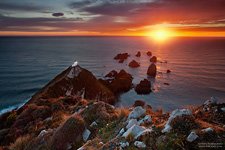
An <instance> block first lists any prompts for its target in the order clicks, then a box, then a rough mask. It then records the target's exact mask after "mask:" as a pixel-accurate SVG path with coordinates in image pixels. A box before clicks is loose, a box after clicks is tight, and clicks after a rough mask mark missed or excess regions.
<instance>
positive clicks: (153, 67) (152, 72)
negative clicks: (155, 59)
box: [147, 63, 157, 77]
mask: <svg viewBox="0 0 225 150" xmlns="http://www.w3.org/2000/svg"><path fill="white" fill-rule="evenodd" d="M156 72H157V68H156V65H155V64H154V63H152V64H151V65H150V66H149V67H148V71H147V75H149V76H150V77H156Z"/></svg>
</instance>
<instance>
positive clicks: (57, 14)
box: [52, 12, 64, 17]
mask: <svg viewBox="0 0 225 150" xmlns="http://www.w3.org/2000/svg"><path fill="white" fill-rule="evenodd" d="M52 16H54V17H61V16H64V13H61V12H58V13H53V14H52Z"/></svg>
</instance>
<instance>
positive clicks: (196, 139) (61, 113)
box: [0, 64, 225, 150]
mask: <svg viewBox="0 0 225 150" xmlns="http://www.w3.org/2000/svg"><path fill="white" fill-rule="evenodd" d="M149 74H150V73H149ZM153 75H154V74H153ZM106 77H107V78H105V79H104V80H103V79H96V78H95V77H94V75H93V74H92V73H91V72H89V71H88V70H86V69H84V68H81V67H80V66H78V65H77V64H76V65H72V66H70V67H68V68H67V69H66V70H64V71H63V72H62V73H60V74H59V75H57V76H56V77H55V78H54V79H53V80H52V81H50V82H49V83H48V84H47V85H46V86H44V87H43V88H42V89H41V90H40V91H39V92H37V93H36V94H35V95H34V96H32V98H31V99H30V100H29V101H28V102H26V103H25V104H24V105H23V106H22V107H20V108H19V109H17V110H13V111H10V112H8V113H5V114H2V115H1V116H0V122H1V124H0V126H1V129H0V133H1V134H0V135H1V136H0V139H1V146H2V148H3V149H15V148H17V147H19V146H20V147H21V146H23V148H24V149H27V150H29V149H40V148H45V149H54V150H55V149H59V150H63V149H79V150H86V149H87V150H89V149H90V150H93V149H95V148H96V149H110V147H114V149H117V148H120V149H128V148H133V149H146V148H147V149H149V148H150V149H158V148H160V149H166V148H168V146H169V145H170V144H171V143H167V142H168V140H169V141H170V140H171V141H170V142H172V143H173V144H174V145H173V146H171V145H170V146H171V148H175V149H176V148H197V147H199V144H198V143H200V144H201V143H204V142H207V141H208V139H210V140H211V141H210V142H211V143H213V142H214V143H216V142H217V143H220V145H217V146H219V148H220V147H224V143H223V142H222V141H223V140H224V138H225V137H224V135H225V120H224V118H225V117H224V116H225V103H221V104H220V103H217V100H216V99H215V98H211V99H210V100H208V101H206V102H205V103H204V104H203V105H200V106H198V107H196V108H192V109H188V108H186V109H185V108H184V109H176V110H174V111H172V112H170V113H166V112H164V111H163V110H162V109H161V110H153V108H152V107H151V105H149V104H146V103H145V102H143V101H141V100H136V101H135V104H134V105H133V106H129V107H127V108H117V107H114V106H113V104H115V103H116V101H115V100H116V97H117V96H119V95H120V94H121V93H123V92H126V91H128V90H130V88H133V87H132V84H131V83H132V76H131V75H129V73H127V72H125V71H124V70H121V71H120V72H116V71H111V72H110V73H109V74H107V75H106ZM121 83H123V84H121ZM146 84H147V85H148V82H147V81H145V80H143V82H140V88H141V90H140V91H139V90H138V91H139V92H144V93H145V92H147V93H148V92H150V91H148V90H149V87H148V88H147V89H146ZM135 90H137V89H136V88H135ZM146 90H147V91H146ZM3 123H4V124H3ZM34 127H35V128H34ZM174 135H177V136H175V137H174ZM61 137H64V138H63V139H62V138H61ZM215 137H216V138H215ZM163 139H164V140H165V139H167V140H166V141H167V142H165V141H164V140H163ZM177 140H178V141H177ZM21 141H22V142H21ZM96 142H97V143H96ZM177 142H178V143H177ZM180 142H181V143H183V144H184V145H180V144H181V143H180ZM208 142H209V141H208ZM21 144H25V145H21ZM177 144H178V145H177ZM37 145H39V146H37ZM202 146H203V147H204V146H207V145H202ZM214 146H216V145H214ZM94 147H95V148H94Z"/></svg>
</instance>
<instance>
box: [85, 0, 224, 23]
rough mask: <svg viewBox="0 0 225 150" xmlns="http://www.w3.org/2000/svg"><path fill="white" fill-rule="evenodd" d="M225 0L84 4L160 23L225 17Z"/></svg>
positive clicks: (99, 10)
mask: <svg viewBox="0 0 225 150" xmlns="http://www.w3.org/2000/svg"><path fill="white" fill-rule="evenodd" d="M224 6H225V1H224V0H216V1H212V0H203V1H198V0H169V1H168V0H155V1H142V2H137V1H135V2H132V1H131V2H129V1H128V2H126V1H122V2H120V3H119V2H115V3H113V2H108V1H106V2H102V3H99V4H98V5H90V6H86V7H83V8H81V10H82V11H84V12H88V13H91V14H99V15H107V16H109V17H110V16H123V17H128V18H130V20H133V21H134V22H137V21H139V22H141V23H147V24H149V23H159V22H164V21H168V22H178V21H185V22H188V21H190V22H191V21H193V20H196V21H202V20H206V21H208V20H211V19H220V18H221V17H223V18H224V13H225V11H224Z"/></svg>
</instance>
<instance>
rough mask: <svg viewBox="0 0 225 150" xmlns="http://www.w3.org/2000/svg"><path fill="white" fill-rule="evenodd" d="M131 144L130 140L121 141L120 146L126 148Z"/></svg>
mask: <svg viewBox="0 0 225 150" xmlns="http://www.w3.org/2000/svg"><path fill="white" fill-rule="evenodd" d="M128 146H129V143H128V142H120V147H121V148H122V149H124V148H126V147H128Z"/></svg>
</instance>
